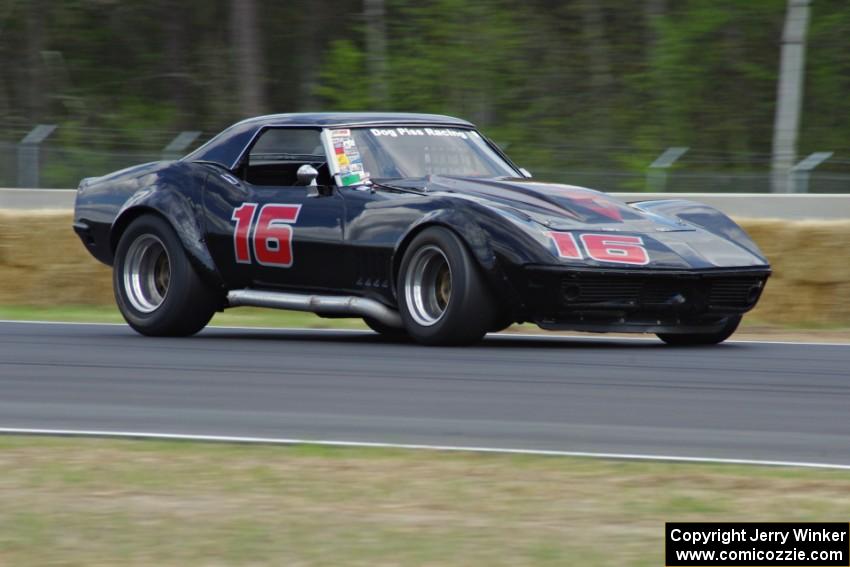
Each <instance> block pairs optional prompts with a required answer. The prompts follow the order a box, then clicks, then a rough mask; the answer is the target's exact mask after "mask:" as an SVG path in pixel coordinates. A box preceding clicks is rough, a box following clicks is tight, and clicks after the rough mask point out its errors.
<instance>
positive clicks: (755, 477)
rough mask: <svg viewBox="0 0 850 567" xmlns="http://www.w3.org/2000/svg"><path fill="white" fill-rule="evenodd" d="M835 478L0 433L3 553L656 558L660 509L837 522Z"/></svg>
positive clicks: (241, 559) (344, 560)
mask: <svg viewBox="0 0 850 567" xmlns="http://www.w3.org/2000/svg"><path fill="white" fill-rule="evenodd" d="M848 516H850V473H848V472H842V471H824V470H820V471H819V470H804V469H791V468H767V467H742V466H728V465H696V464H671V463H660V462H624V461H613V460H598V459H574V458H560V457H535V456H511V455H495V454H489V455H481V454H472V453H440V452H414V451H404V450H383V449H355V448H328V447H316V446H309V445H307V446H293V447H279V446H249V445H233V444H212V443H190V442H156V441H116V440H103V439H101V440H96V439H87V440H84V439H70V438H56V439H53V438H36V437H0V564H3V565H63V566H77V565H79V566H89V567H97V566H100V565H130V566H134V565H139V566H142V565H145V566H147V565H159V566H170V565H174V566H178V565H179V566H183V565H257V566H261V565H334V566H335V565H364V566H366V565H368V566H373V565H440V566H453V565H475V566H478V565H487V566H493V567H499V566H503V565H504V566H508V565H510V566H522V565H535V566H537V565H540V566H547V565H575V564H584V565H589V566H591V567H592V566H597V565H598V566H608V565H663V559H662V556H661V555H662V548H663V544H662V537H663V528H664V522H665V521H674V520H678V521H699V520H703V521H730V520H742V521H743V520H752V521H755V520H774V521H776V520H787V521H796V520H800V521H803V520H819V521H847V517H848Z"/></svg>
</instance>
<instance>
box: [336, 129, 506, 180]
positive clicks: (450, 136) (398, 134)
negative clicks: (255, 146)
mask: <svg viewBox="0 0 850 567" xmlns="http://www.w3.org/2000/svg"><path fill="white" fill-rule="evenodd" d="M401 139H411V140H413V139H416V140H422V141H426V140H428V141H432V142H436V141H438V140H439V141H440V143H439V144H438V145H440V146H441V147H440V148H439V151H437V152H435V154H439V153H443V154H444V155H448V154H449V153H452V152H454V153H457V151H458V150H468V151H469V154H468V155H467V158H466V160H462V161H465V162H466V163H465V164H460V163H453V164H450V165H452V166H454V167H455V168H456V169H457V168H459V167H464V166H469V167H472V163H473V162H475V164H476V167H479V168H480V169H479V170H478V171H468V172H459V171H451V170H449V169H447V170H445V171H435V170H434V168H433V167H431V164H432V163H433V162H431V161H429V160H430V159H432V158H433V156H432V155H431V154H430V153H429V154H428V155H427V157H426V158H425V162H424V163H427V164H428V166H427V167H429V168H430V170H429V171H424V170H422V169H418V170H417V169H415V167H417V166H418V167H423V162H422V161H421V158H420V157H419V154H418V153H415V154H414V156H415V157H410V156H404V155H402V152H405V151H406V152H408V154H409V153H410V151H411V150H413V149H417V148H416V145H415V142H413V144H412V145H409V147H408V148H406V149H401V148H400V147H392V146H390V144H392V143H393V142H395V141H398V140H401ZM322 141H323V143H324V145H325V151H326V152H327V154H328V166H329V167H330V170H331V174H332V175H333V178H334V179H335V180H336V183H337V185H339V186H341V187H345V186H351V185H362V184H367V183H370V182H372V181H374V182H381V181H386V180H397V179H414V178H422V177H426V176H428V175H447V176H458V177H478V178H482V179H488V178H490V179H492V178H505V177H521V176H522V172H521V170H520V169H519V168H518V167H517V166H516V165H514V163H513V162H511V160H510V159H509V158H508V157H507V156H506V155H505V154H504V152H502V151H501V150H500V149H499V148H498V147H497V146H496V145H495V144H493V143H492V142H491V141H490V140H488V139H487V138H486V137H485V136H483V135H482V134H481V133H479V132H478V131H477V130H475V129H474V128H465V127H462V126H446V125H436V124H435V125H433V126H430V125H422V124H416V125H415V126H408V125H403V124H398V125H396V124H392V125H385V124H382V125H379V126H370V125H357V126H350V127H347V126H346V127H328V128H324V129H323V130H322ZM397 146H398V145H397ZM426 151H427V150H426ZM405 157H409V160H408V163H406V164H400V163H398V162H399V161H403V159H402V158H405ZM414 160H420V161H419V163H413V162H414ZM381 162H383V165H381ZM388 167H391V168H392V169H393V170H394V171H392V173H391V174H388ZM370 169H371V170H374V171H370ZM436 169H439V167H437V168H436ZM375 173H378V174H377V175H376V174H375Z"/></svg>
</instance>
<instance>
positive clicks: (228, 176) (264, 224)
mask: <svg viewBox="0 0 850 567" xmlns="http://www.w3.org/2000/svg"><path fill="white" fill-rule="evenodd" d="M319 134H320V132H319V130H311V129H303V128H272V129H267V130H266V131H264V132H262V133H261V134H260V135H259V137H258V138H257V141H256V143H255V144H254V146H253V147H252V148H251V149H250V151H249V152H248V153H247V155H246V157H245V159H244V161H243V163H241V164H240V166H239V167H238V168H237V170H236V172H234V173H229V172H224V171H221V172H219V173H213V174H211V175H210V176H209V178H208V179H207V183H206V187H205V193H204V209H205V211H204V212H205V217H206V238H207V245H208V247H209V249H210V251H211V253H212V254H213V257H214V258H215V260H216V263H217V265H218V266H219V268H220V270H221V272H222V276H223V277H224V279H225V282H226V283H227V285H228V286H229V287H231V288H239V287H247V286H253V287H263V288H282V289H292V290H334V289H338V288H339V286H340V284H341V283H342V275H341V273H340V271H339V270H336V269H334V268H335V266H338V265H339V255H340V253H341V249H342V236H343V218H344V202H343V199H342V198H341V196H340V194H339V191H338V189H336V188H335V187H334V186H333V185H332V183H331V179H330V176H329V174H328V170H327V159H326V157H325V152H324V148H323V147H322V144H321V141H320V138H319ZM305 164H310V165H312V166H313V167H315V168H316V169H317V170H318V171H319V177H318V178H317V180H316V184H315V185H310V186H304V185H298V180H297V175H296V172H297V171H298V168H299V167H301V166H302V165H305Z"/></svg>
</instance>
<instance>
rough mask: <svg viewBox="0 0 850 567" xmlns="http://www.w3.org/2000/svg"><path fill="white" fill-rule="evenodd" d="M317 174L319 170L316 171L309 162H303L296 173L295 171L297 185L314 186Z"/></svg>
mask: <svg viewBox="0 0 850 567" xmlns="http://www.w3.org/2000/svg"><path fill="white" fill-rule="evenodd" d="M290 171H292V170H290ZM318 176H319V172H318V171H316V168H315V167H313V166H312V165H310V164H309V163H305V164H304V165H302V166H301V167H299V168H298V173H296V177H297V178H298V185H304V186H310V187H314V186H315V185H316V178H317V177H318Z"/></svg>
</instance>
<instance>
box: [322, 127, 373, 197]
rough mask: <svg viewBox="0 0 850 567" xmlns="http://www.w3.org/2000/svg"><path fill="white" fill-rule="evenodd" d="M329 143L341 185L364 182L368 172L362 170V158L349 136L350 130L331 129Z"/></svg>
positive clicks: (367, 177)
mask: <svg viewBox="0 0 850 567" xmlns="http://www.w3.org/2000/svg"><path fill="white" fill-rule="evenodd" d="M331 143H332V144H333V150H334V159H335V160H336V166H337V168H338V169H339V178H340V181H341V182H342V185H343V186H345V187H348V186H349V185H359V184H361V183H365V182H366V180H367V179H369V173H368V172H366V171H364V170H363V158H362V157H361V155H360V151H359V150H358V149H357V144H356V143H355V142H354V138H353V137H352V136H351V130H349V129H347V128H345V129H342V130H332V131H331Z"/></svg>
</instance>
